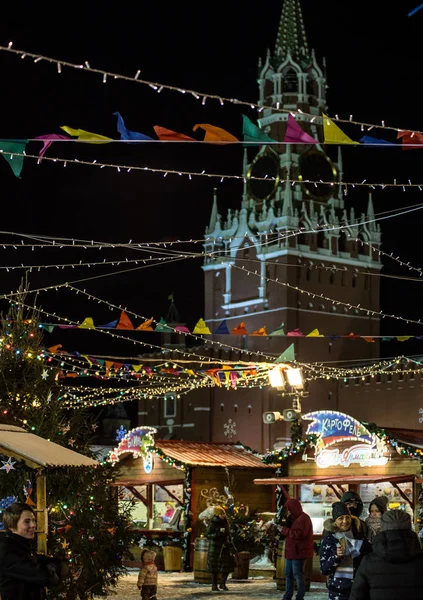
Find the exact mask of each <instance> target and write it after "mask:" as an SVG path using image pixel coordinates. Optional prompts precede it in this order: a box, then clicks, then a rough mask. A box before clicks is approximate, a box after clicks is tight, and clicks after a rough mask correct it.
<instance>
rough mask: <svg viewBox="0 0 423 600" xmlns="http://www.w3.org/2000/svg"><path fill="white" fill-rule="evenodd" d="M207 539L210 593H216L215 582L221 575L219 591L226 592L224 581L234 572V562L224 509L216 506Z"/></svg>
mask: <svg viewBox="0 0 423 600" xmlns="http://www.w3.org/2000/svg"><path fill="white" fill-rule="evenodd" d="M207 539H208V540H210V544H209V552H208V557H207V570H208V571H210V572H211V574H212V591H213V592H216V591H218V587H217V580H218V576H219V573H222V581H221V583H220V589H221V590H227V589H228V588H227V587H226V581H227V579H228V576H229V573H231V572H232V571H233V570H234V560H233V556H232V550H231V542H230V532H229V524H228V521H227V519H226V512H225V509H224V508H222V507H221V506H216V507H215V509H214V517H213V518H212V520H211V521H210V524H209V526H208V528H207Z"/></svg>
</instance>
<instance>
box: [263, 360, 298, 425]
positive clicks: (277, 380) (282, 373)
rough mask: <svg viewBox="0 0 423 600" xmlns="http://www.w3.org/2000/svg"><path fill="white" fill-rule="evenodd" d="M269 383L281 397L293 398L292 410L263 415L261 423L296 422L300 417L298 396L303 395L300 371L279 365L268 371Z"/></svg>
mask: <svg viewBox="0 0 423 600" xmlns="http://www.w3.org/2000/svg"><path fill="white" fill-rule="evenodd" d="M268 377H269V383H270V385H271V386H272V387H274V388H276V389H277V390H278V391H280V392H282V394H281V395H282V396H285V395H289V396H294V398H293V400H292V408H287V409H285V410H284V411H283V413H282V414H281V413H280V412H273V411H271V412H265V413H263V422H264V423H266V424H268V425H270V424H271V423H275V422H276V421H282V420H283V421H291V422H292V421H296V420H297V419H298V418H299V416H300V415H301V402H300V398H299V396H303V395H305V392H304V379H303V375H302V370H301V369H300V368H294V367H291V366H289V365H285V364H280V365H276V366H273V367H272V368H271V369H269V370H268Z"/></svg>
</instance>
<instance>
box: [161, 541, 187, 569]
mask: <svg viewBox="0 0 423 600" xmlns="http://www.w3.org/2000/svg"><path fill="white" fill-rule="evenodd" d="M163 558H164V570H165V571H179V572H180V571H181V559H182V550H181V548H179V547H178V546H163Z"/></svg>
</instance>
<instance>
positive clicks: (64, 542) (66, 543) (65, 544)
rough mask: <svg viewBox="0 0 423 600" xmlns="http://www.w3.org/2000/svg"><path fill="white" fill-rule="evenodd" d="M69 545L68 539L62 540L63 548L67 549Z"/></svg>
mask: <svg viewBox="0 0 423 600" xmlns="http://www.w3.org/2000/svg"><path fill="white" fill-rule="evenodd" d="M68 546H69V543H68V542H67V541H66V540H64V541H63V542H62V548H63V550H66V548H67V547H68Z"/></svg>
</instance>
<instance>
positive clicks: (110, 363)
mask: <svg viewBox="0 0 423 600" xmlns="http://www.w3.org/2000/svg"><path fill="white" fill-rule="evenodd" d="M112 367H113V362H112V361H111V360H106V376H107V375H109V373H110V369H111V368H112Z"/></svg>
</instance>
